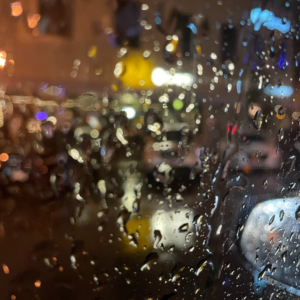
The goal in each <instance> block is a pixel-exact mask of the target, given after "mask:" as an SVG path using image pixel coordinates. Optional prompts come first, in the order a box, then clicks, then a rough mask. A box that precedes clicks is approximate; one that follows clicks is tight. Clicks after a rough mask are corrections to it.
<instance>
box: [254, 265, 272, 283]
mask: <svg viewBox="0 0 300 300" xmlns="http://www.w3.org/2000/svg"><path fill="white" fill-rule="evenodd" d="M271 268H272V265H271V264H267V265H266V266H265V268H264V269H263V270H262V272H260V273H259V275H258V278H257V280H258V281H261V280H262V279H263V278H264V277H265V275H266V273H267V272H271Z"/></svg>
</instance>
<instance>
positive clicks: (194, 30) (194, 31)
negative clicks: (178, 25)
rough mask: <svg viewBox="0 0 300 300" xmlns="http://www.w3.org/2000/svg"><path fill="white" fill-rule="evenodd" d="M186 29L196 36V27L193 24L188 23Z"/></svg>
mask: <svg viewBox="0 0 300 300" xmlns="http://www.w3.org/2000/svg"><path fill="white" fill-rule="evenodd" d="M187 27H188V28H190V29H191V30H192V32H193V34H197V27H196V26H195V25H194V24H193V23H190V24H189V25H188V26H187Z"/></svg>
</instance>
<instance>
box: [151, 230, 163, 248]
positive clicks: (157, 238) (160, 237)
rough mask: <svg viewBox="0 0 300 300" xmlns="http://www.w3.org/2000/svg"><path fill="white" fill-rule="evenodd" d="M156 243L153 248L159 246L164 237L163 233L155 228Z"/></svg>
mask: <svg viewBox="0 0 300 300" xmlns="http://www.w3.org/2000/svg"><path fill="white" fill-rule="evenodd" d="M154 239H155V240H154V244H153V248H154V249H157V248H158V244H159V242H160V241H161V239H162V235H161V232H160V231H159V230H154Z"/></svg>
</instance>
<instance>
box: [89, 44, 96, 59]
mask: <svg viewBox="0 0 300 300" xmlns="http://www.w3.org/2000/svg"><path fill="white" fill-rule="evenodd" d="M96 55H97V47H96V46H92V47H91V48H90V49H89V52H88V57H95V56H96Z"/></svg>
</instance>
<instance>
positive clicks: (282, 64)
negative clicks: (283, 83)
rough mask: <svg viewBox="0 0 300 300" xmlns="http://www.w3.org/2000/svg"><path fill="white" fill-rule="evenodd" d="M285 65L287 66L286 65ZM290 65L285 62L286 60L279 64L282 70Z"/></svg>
mask: <svg viewBox="0 0 300 300" xmlns="http://www.w3.org/2000/svg"><path fill="white" fill-rule="evenodd" d="M284 63H285V65H284ZM288 65H289V63H288V62H287V61H286V60H285V59H282V60H281V61H280V62H279V67H280V68H281V69H285V68H286V67H287V66H288Z"/></svg>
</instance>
